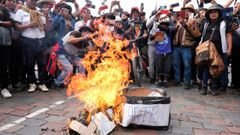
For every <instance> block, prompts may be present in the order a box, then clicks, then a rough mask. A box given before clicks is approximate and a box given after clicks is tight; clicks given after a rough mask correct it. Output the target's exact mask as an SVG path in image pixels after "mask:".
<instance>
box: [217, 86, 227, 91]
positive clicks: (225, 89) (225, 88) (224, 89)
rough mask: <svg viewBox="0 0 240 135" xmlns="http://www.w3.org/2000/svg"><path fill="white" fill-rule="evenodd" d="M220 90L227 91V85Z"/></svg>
mask: <svg viewBox="0 0 240 135" xmlns="http://www.w3.org/2000/svg"><path fill="white" fill-rule="evenodd" d="M219 91H220V92H226V91H227V86H221V88H220V89H219Z"/></svg>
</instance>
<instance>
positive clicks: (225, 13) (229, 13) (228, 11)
mask: <svg viewBox="0 0 240 135" xmlns="http://www.w3.org/2000/svg"><path fill="white" fill-rule="evenodd" d="M232 14H233V7H229V8H224V9H223V10H222V17H223V18H224V19H227V18H228V17H230V16H232Z"/></svg>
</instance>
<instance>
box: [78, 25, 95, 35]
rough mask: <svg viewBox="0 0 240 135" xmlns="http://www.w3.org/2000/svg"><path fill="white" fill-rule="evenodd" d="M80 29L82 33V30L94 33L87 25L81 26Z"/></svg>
mask: <svg viewBox="0 0 240 135" xmlns="http://www.w3.org/2000/svg"><path fill="white" fill-rule="evenodd" d="M78 31H79V32H80V33H82V32H91V33H93V30H92V29H91V28H90V27H88V26H86V25H84V26H82V27H80V28H79V30H78Z"/></svg>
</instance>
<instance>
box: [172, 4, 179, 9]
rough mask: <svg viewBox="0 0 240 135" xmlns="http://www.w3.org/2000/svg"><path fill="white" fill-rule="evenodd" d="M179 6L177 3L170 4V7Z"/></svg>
mask: <svg viewBox="0 0 240 135" xmlns="http://www.w3.org/2000/svg"><path fill="white" fill-rule="evenodd" d="M178 6H179V3H174V4H171V7H173V8H174V7H178Z"/></svg>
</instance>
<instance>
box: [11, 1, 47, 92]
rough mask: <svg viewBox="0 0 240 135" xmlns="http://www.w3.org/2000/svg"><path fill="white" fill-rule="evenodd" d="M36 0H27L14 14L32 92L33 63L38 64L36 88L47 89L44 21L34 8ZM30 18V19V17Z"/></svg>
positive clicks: (33, 79) (34, 78)
mask: <svg viewBox="0 0 240 135" xmlns="http://www.w3.org/2000/svg"><path fill="white" fill-rule="evenodd" d="M36 6H37V0H27V1H26V7H25V6H22V7H21V9H19V10H18V11H17V13H16V15H15V21H16V22H17V23H16V27H17V29H18V30H20V31H21V38H20V40H21V44H23V46H24V53H25V60H26V71H27V81H28V83H29V89H28V92H34V91H35V90H36V88H37V85H36V84H37V79H36V75H35V72H34V70H35V69H34V67H35V63H37V66H38V78H39V83H38V84H39V85H38V88H39V89H40V90H42V91H48V88H47V87H46V85H45V81H46V76H45V66H46V63H47V59H46V55H45V54H44V53H45V51H46V46H45V40H44V38H45V32H44V24H45V22H46V20H45V17H43V16H42V13H41V12H39V11H37V10H36ZM31 18H32V19H31Z"/></svg>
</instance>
